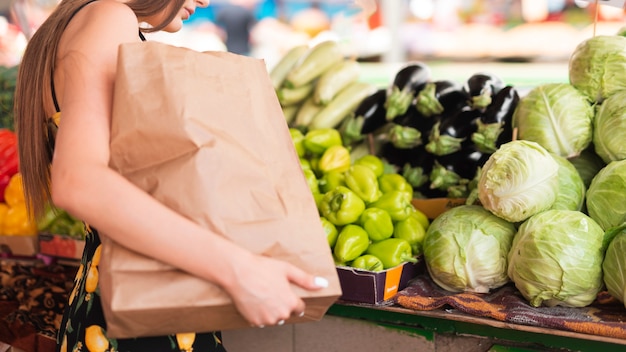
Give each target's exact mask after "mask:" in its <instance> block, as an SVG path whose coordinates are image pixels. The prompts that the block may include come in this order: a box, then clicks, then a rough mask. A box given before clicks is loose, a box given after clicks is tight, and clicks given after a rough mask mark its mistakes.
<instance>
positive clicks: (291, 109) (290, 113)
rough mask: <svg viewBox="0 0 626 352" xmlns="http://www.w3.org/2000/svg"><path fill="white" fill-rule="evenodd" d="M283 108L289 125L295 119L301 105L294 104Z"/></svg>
mask: <svg viewBox="0 0 626 352" xmlns="http://www.w3.org/2000/svg"><path fill="white" fill-rule="evenodd" d="M282 109H283V115H284V116H285V122H287V124H288V125H289V124H291V122H293V120H294V119H295V117H296V114H297V113H298V110H300V105H297V104H294V105H289V106H283V107H282Z"/></svg>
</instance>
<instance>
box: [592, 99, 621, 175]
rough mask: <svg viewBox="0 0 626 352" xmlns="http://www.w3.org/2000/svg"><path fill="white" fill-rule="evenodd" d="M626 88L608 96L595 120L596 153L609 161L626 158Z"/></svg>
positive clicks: (599, 108)
mask: <svg viewBox="0 0 626 352" xmlns="http://www.w3.org/2000/svg"><path fill="white" fill-rule="evenodd" d="M624 136H626V90H623V91H619V92H616V93H615V94H613V95H611V96H610V97H608V98H607V99H606V100H605V101H604V102H603V103H602V104H600V106H599V107H598V111H597V112H596V116H595V118H594V121H593V139H592V140H593V146H594V148H595V152H596V154H598V156H600V157H601V158H602V160H604V162H605V163H609V162H611V161H614V160H622V159H626V143H624V139H623V138H624Z"/></svg>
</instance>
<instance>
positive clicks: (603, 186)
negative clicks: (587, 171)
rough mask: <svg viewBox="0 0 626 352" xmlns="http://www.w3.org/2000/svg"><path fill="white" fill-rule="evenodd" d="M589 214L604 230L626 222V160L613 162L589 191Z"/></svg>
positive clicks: (587, 203)
mask: <svg viewBox="0 0 626 352" xmlns="http://www.w3.org/2000/svg"><path fill="white" fill-rule="evenodd" d="M585 204H586V205H587V212H588V214H589V216H591V218H592V219H594V220H595V221H596V222H598V224H600V226H602V228H603V229H605V230H608V229H610V228H611V227H615V226H619V225H621V224H623V223H624V222H626V160H619V161H612V162H610V163H609V164H608V165H606V166H605V167H604V168H602V170H600V171H599V172H598V174H597V175H596V176H595V177H594V178H593V180H592V181H591V185H589V189H587V200H586V203H585Z"/></svg>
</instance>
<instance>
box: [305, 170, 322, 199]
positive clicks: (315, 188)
mask: <svg viewBox="0 0 626 352" xmlns="http://www.w3.org/2000/svg"><path fill="white" fill-rule="evenodd" d="M302 172H303V173H304V178H305V179H306V183H307V185H309V189H310V190H311V192H312V193H313V194H316V193H320V188H319V185H318V184H319V182H318V180H317V176H315V172H313V170H311V169H304V170H302Z"/></svg>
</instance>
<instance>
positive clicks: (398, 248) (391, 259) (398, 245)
mask: <svg viewBox="0 0 626 352" xmlns="http://www.w3.org/2000/svg"><path fill="white" fill-rule="evenodd" d="M366 253H367V254H371V255H373V256H375V257H377V258H379V259H380V260H381V261H382V262H383V267H384V268H385V269H389V268H393V267H394V266H398V265H400V264H402V263H405V262H411V263H417V258H415V257H413V253H412V251H411V244H410V243H409V242H408V241H407V240H405V239H402V238H388V239H386V240H383V241H380V242H375V243H372V244H370V245H369V247H367V251H366Z"/></svg>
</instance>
